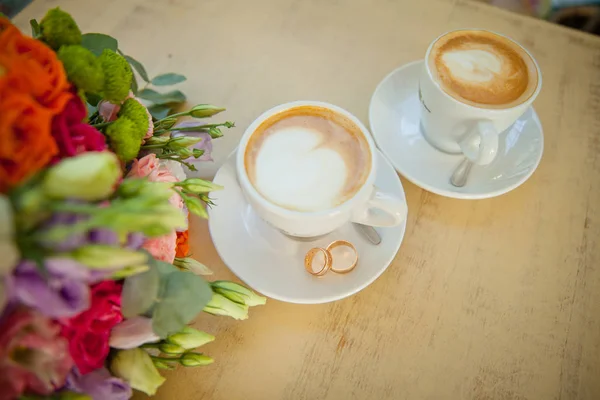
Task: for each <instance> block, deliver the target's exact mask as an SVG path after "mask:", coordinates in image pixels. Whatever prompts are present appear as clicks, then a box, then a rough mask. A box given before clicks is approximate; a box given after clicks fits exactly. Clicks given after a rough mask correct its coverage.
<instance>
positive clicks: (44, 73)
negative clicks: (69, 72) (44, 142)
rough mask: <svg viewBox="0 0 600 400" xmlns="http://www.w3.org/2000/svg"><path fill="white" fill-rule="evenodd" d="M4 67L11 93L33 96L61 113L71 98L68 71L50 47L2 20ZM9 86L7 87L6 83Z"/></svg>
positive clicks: (0, 34) (1, 60)
mask: <svg viewBox="0 0 600 400" xmlns="http://www.w3.org/2000/svg"><path fill="white" fill-rule="evenodd" d="M0 66H1V67H3V69H4V70H5V76H4V77H3V78H0V79H7V80H8V84H7V85H8V89H9V90H16V91H22V92H28V93H31V95H32V96H33V97H35V98H36V100H37V101H39V102H40V104H42V105H44V106H45V107H48V108H50V109H51V110H52V114H57V113H59V112H60V111H61V110H62V108H63V107H64V105H65V104H66V102H67V101H68V100H69V96H66V97H65V96H63V94H64V92H65V91H67V89H68V88H69V83H68V81H67V77H66V74H65V70H64V67H63V65H62V63H61V62H60V60H59V59H58V58H57V57H56V53H54V51H52V49H51V48H50V47H48V46H47V45H46V44H44V43H42V42H41V41H39V40H35V39H33V38H30V37H27V36H24V35H22V34H21V32H19V30H18V29H17V28H16V27H15V26H13V25H10V22H7V21H6V19H5V18H0ZM5 84H6V83H5Z"/></svg>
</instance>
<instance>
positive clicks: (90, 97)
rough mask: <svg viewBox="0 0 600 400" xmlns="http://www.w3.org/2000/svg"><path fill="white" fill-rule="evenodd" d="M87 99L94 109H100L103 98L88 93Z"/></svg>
mask: <svg viewBox="0 0 600 400" xmlns="http://www.w3.org/2000/svg"><path fill="white" fill-rule="evenodd" d="M85 98H86V100H87V102H88V103H90V105H92V106H94V107H98V103H100V100H102V97H100V96H98V95H97V94H94V93H86V94H85Z"/></svg>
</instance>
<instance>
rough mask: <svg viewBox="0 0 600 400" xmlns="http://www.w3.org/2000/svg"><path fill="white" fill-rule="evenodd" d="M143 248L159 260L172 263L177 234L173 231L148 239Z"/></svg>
mask: <svg viewBox="0 0 600 400" xmlns="http://www.w3.org/2000/svg"><path fill="white" fill-rule="evenodd" d="M178 197H179V196H178ZM142 248H143V249H145V250H147V251H148V252H149V253H150V254H152V256H153V257H154V258H156V259H157V260H161V261H164V262H168V263H169V264H172V263H173V261H174V260H175V253H176V248H177V234H176V233H175V231H173V232H171V233H168V234H166V235H164V236H158V237H154V238H150V239H147V240H146V241H145V242H144V244H143V245H142Z"/></svg>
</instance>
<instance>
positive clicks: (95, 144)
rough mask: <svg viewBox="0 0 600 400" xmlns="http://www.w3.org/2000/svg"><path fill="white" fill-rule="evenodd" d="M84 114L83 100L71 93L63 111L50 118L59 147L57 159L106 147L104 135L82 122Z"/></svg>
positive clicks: (53, 134) (85, 112)
mask: <svg viewBox="0 0 600 400" xmlns="http://www.w3.org/2000/svg"><path fill="white" fill-rule="evenodd" d="M86 114H87V110H86V108H85V105H84V104H83V101H81V98H80V97H79V96H77V95H76V94H73V95H72V96H71V99H70V100H69V101H68V102H67V104H66V105H65V108H64V109H63V111H62V112H61V113H60V114H58V115H56V116H55V117H54V118H53V119H52V136H54V139H55V140H56V143H57V144H58V148H59V154H58V156H57V159H61V158H65V157H73V156H76V155H77V154H81V153H85V152H87V151H103V150H104V149H106V139H105V137H104V135H103V134H102V133H100V132H99V131H98V130H97V129H96V128H94V127H93V126H91V125H89V124H86V123H84V122H82V121H83V119H84V118H85V116H86Z"/></svg>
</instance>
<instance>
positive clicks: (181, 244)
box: [175, 231, 190, 258]
mask: <svg viewBox="0 0 600 400" xmlns="http://www.w3.org/2000/svg"><path fill="white" fill-rule="evenodd" d="M189 254H190V243H189V240H188V231H183V232H177V249H176V251H175V257H180V258H183V257H187V256H188V255H189Z"/></svg>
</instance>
